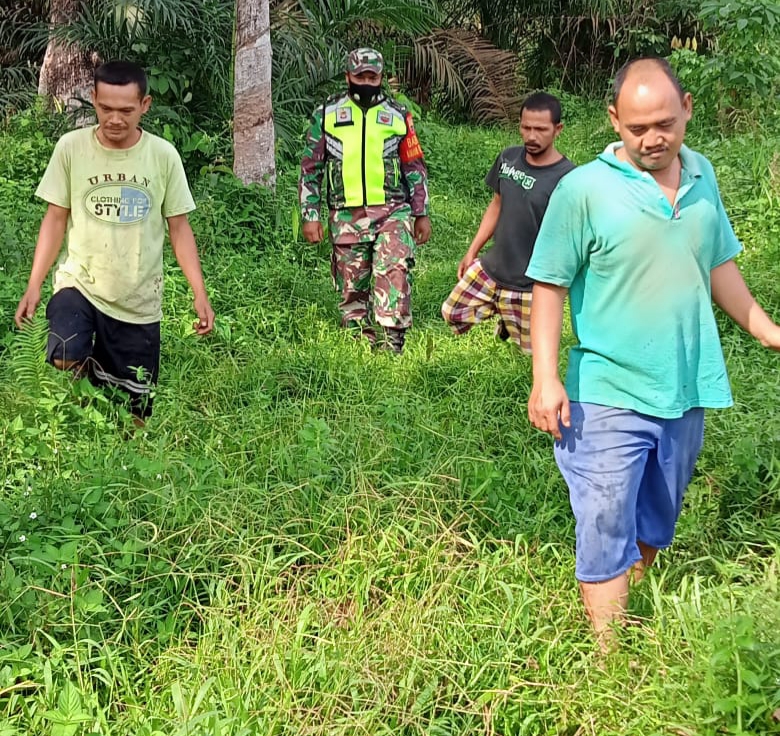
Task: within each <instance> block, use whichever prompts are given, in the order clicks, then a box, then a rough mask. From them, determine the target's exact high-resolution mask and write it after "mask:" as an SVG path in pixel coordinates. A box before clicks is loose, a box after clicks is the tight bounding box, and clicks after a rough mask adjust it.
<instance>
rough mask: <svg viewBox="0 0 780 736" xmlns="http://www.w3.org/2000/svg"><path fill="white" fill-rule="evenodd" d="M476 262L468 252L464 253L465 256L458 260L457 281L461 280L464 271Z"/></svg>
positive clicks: (464, 273) (475, 258)
mask: <svg viewBox="0 0 780 736" xmlns="http://www.w3.org/2000/svg"><path fill="white" fill-rule="evenodd" d="M476 260H477V257H476V256H473V255H471V251H470V250H469V251H466V255H465V256H463V258H461V259H460V263H459V264H458V280H460V279H462V278H463V277H464V276H465V275H466V271H468V270H469V267H470V266H471V264H472V263H474V261H476Z"/></svg>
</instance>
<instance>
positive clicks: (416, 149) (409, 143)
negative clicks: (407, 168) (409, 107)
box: [399, 112, 423, 164]
mask: <svg viewBox="0 0 780 736" xmlns="http://www.w3.org/2000/svg"><path fill="white" fill-rule="evenodd" d="M399 155H400V157H401V161H402V162H403V163H405V164H408V163H409V162H410V161H416V160H417V159H418V158H422V157H423V152H422V147H421V146H420V141H419V139H418V138H417V133H415V132H414V122H413V121H412V114H411V113H410V112H408V113H406V137H405V138H404V139H403V141H402V142H401V147H400V149H399Z"/></svg>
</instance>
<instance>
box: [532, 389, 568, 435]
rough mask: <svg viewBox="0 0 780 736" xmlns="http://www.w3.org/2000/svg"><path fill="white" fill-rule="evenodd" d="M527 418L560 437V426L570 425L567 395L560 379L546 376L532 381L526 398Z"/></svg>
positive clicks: (539, 427)
mask: <svg viewBox="0 0 780 736" xmlns="http://www.w3.org/2000/svg"><path fill="white" fill-rule="evenodd" d="M528 419H529V420H530V421H531V424H533V426H534V427H536V428H537V429H541V430H542V432H547V433H548V434H551V435H552V436H553V437H555V439H556V440H559V439H561V437H562V435H561V427H560V425H561V424H562V425H563V426H564V427H570V426H571V409H570V407H569V397H568V395H567V394H566V389H565V388H564V387H563V384H562V383H561V381H560V379H559V378H558V377H557V376H556V377H555V378H548V379H546V380H544V381H534V385H533V388H532V389H531V396H530V397H529V398H528Z"/></svg>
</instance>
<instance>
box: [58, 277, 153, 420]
mask: <svg viewBox="0 0 780 736" xmlns="http://www.w3.org/2000/svg"><path fill="white" fill-rule="evenodd" d="M46 319H48V320H49V342H48V345H47V348H46V359H47V360H48V362H49V363H53V362H54V361H55V360H61V361H65V362H71V361H73V362H74V363H76V364H79V365H82V366H83V368H84V370H86V372H87V375H88V376H89V379H90V381H92V383H94V384H95V385H96V386H115V387H117V388H120V389H122V390H123V391H125V392H126V393H127V394H129V396H130V405H131V409H132V412H133V414H135V415H136V416H139V417H146V416H149V415H150V414H151V413H152V386H153V385H154V384H155V383H157V375H158V373H159V370H160V323H159V322H151V323H149V324H143V325H137V324H132V323H130V322H122V321H120V320H118V319H114V318H113V317H109V316H107V315H105V314H103V313H102V312H101V311H100V310H99V309H97V308H96V307H95V306H94V305H93V304H92V303H91V302H90V301H89V300H88V299H86V297H84V296H83V295H82V293H81V292H80V291H79V290H78V289H75V288H73V287H70V288H67V289H62V290H61V291H58V292H57V293H56V294H55V295H54V296H53V297H52V298H51V299H50V300H49V303H48V304H47V305H46Z"/></svg>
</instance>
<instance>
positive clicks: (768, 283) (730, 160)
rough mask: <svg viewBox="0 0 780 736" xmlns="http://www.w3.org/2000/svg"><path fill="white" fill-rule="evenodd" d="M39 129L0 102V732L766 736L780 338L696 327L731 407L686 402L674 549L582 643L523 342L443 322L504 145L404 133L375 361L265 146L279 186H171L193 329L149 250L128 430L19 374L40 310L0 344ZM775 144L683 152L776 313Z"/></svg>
mask: <svg viewBox="0 0 780 736" xmlns="http://www.w3.org/2000/svg"><path fill="white" fill-rule="evenodd" d="M566 103H567V104H566V122H567V128H566V130H565V131H564V135H563V136H562V139H561V148H562V150H563V151H564V152H565V153H566V154H567V155H569V156H570V158H572V159H573V160H574V161H575V162H577V163H584V162H586V161H588V160H589V159H590V158H592V157H593V155H594V154H595V153H597V152H598V151H599V150H600V149H601V148H602V147H603V146H604V145H605V143H607V142H609V141H610V140H612V132H611V130H610V129H609V127H608V124H607V118H606V115H605V113H604V111H603V110H602V109H601V107H600V106H595V107H594V106H593V105H586V104H584V103H582V102H579V101H577V100H576V99H573V98H571V99H570V98H566ZM64 128H65V123H63V122H62V121H59V122H58V121H56V120H54V121H52V120H51V119H50V118H47V117H44V116H41V115H39V114H38V113H35V112H28V113H24V114H21V115H19V116H17V117H16V118H15V119H14V120H12V121H11V123H10V125H9V126H8V127H7V129H6V130H5V132H3V133H2V134H0V312H1V314H2V320H1V321H0V416H2V417H3V420H2V422H0V444H2V447H3V452H2V454H0V479H1V480H0V483H1V484H2V485H0V549H1V550H2V558H0V736H12V735H20V736H21V735H25V736H27V735H34V736H43V735H44V734H46V735H48V734H51V736H74V734H76V735H77V734H86V733H101V734H122V736H125V735H126V734H137V735H138V736H152V735H155V736H160V735H164V736H174V735H176V736H179V735H181V736H183V735H184V734H188V735H189V736H200V735H203V736H206V735H208V736H212V735H227V734H230V735H231V736H239V735H240V734H241V735H248V734H262V735H270V734H290V735H292V734H295V735H296V736H297V735H299V734H323V735H324V734H327V735H328V736H335V735H337V734H344V735H345V736H346V735H350V736H352V735H353V734H367V735H368V734H370V735H371V736H378V735H379V734H393V735H399V736H400V735H404V736H406V735H409V736H411V735H415V736H417V735H419V736H422V735H423V734H425V735H428V736H444V735H445V734H448V735H449V734H452V735H453V736H454V735H463V734H485V735H486V736H493V735H495V736H499V735H500V736H510V735H517V736H519V735H521V734H528V735H531V734H534V735H540V736H541V735H542V734H558V735H560V736H563V735H564V734H565V735H567V736H574V735H575V734H578V735H584V734H591V735H593V736H596V735H597V736H605V735H607V734H615V735H618V734H619V735H620V736H639V735H640V734H641V735H642V736H648V735H650V734H677V735H679V736H692V735H694V734H696V735H699V734H713V735H714V734H720V733H731V734H738V733H744V734H770V733H780V723H778V716H777V715H775V716H774V717H773V713H775V711H776V709H778V708H780V636H779V635H778V631H780V596H779V594H778V567H779V565H780V524H779V523H778V522H779V521H780V494H779V491H778V488H780V480H779V479H778V470H779V469H780V417H778V414H777V411H776V403H777V398H778V371H777V368H778V360H780V357H778V356H776V355H772V354H769V353H768V352H766V351H764V350H763V349H762V348H761V347H760V346H758V345H757V344H755V343H754V342H753V341H752V340H751V339H750V338H749V337H748V336H746V335H745V334H743V333H741V332H740V331H739V330H738V329H737V328H735V327H734V326H733V325H731V324H730V323H728V322H727V321H726V320H721V327H722V335H723V344H724V350H725V353H726V357H727V361H728V365H729V369H730V374H731V380H732V385H733V388H734V393H735V397H736V405H735V407H734V408H733V409H730V410H727V411H719V412H711V413H709V415H708V419H707V436H706V442H705V448H704V452H703V454H702V457H701V461H700V463H699V466H698V470H697V472H696V475H695V478H694V481H693V483H692V485H691V487H690V491H689V494H688V497H687V501H686V507H685V512H684V514H683V517H682V520H681V522H680V525H679V533H678V536H677V539H676V542H675V544H674V546H673V548H672V549H671V550H670V551H669V552H667V553H665V554H664V555H663V557H662V559H661V562H660V564H659V566H658V567H657V569H655V570H653V571H652V572H651V574H650V575H649V577H648V578H647V580H646V581H644V582H643V583H642V585H640V586H639V587H638V588H637V589H636V590H635V594H634V597H633V599H632V604H631V612H632V615H633V616H634V617H635V619H636V625H635V626H632V627H631V628H630V629H629V630H628V631H626V633H625V635H624V637H623V646H622V648H621V650H620V651H619V652H618V653H617V654H616V655H614V656H613V657H612V658H610V659H609V660H607V661H606V662H599V661H598V659H597V658H596V656H595V654H594V646H593V642H592V640H591V637H590V635H589V631H588V627H587V625H586V623H585V621H584V620H583V615H582V612H581V608H580V604H579V600H578V594H577V589H576V585H575V581H574V579H573V574H572V572H573V565H574V560H573V522H572V519H571V514H570V511H569V507H568V501H567V496H566V489H565V486H564V484H563V483H562V481H561V479H560V477H559V475H558V472H557V470H556V468H555V465H554V462H553V458H552V452H551V446H550V441H549V439H548V438H547V437H545V436H542V435H541V434H539V433H537V432H536V431H534V430H532V429H531V428H530V426H529V425H528V421H527V418H526V409H525V402H526V398H527V395H528V391H529V388H530V364H529V361H528V359H527V358H524V357H521V356H520V355H519V354H517V353H516V352H515V351H514V350H513V349H511V348H510V347H509V346H507V345H505V344H503V343H498V342H496V341H495V339H494V338H493V337H492V330H491V327H490V326H487V325H485V326H482V327H480V328H478V329H475V330H474V331H473V332H472V333H471V334H469V335H467V336H465V337H463V338H459V339H455V338H454V337H452V336H451V335H450V334H449V332H448V330H447V329H446V328H445V326H444V324H443V323H442V321H441V318H440V316H439V308H440V304H441V302H442V301H443V300H444V298H445V297H446V295H447V293H448V291H449V289H450V288H451V286H452V284H453V281H454V278H455V269H456V264H457V262H458V259H459V258H460V257H461V255H462V253H463V251H464V250H465V248H466V247H467V245H468V243H469V240H470V238H471V236H472V235H473V233H474V231H475V229H476V227H477V225H478V223H479V219H480V217H481V213H482V210H483V208H484V206H485V205H486V204H487V202H488V200H489V196H490V195H489V192H488V191H487V190H486V188H485V186H484V184H483V177H484V174H485V172H486V171H487V169H488V168H489V166H490V164H491V163H492V161H493V159H494V157H495V155H496V154H497V153H498V151H499V150H500V149H501V148H502V147H503V146H505V145H508V144H510V143H514V142H516V140H517V136H516V134H514V133H511V132H502V131H497V130H486V129H473V128H466V127H451V126H448V125H445V124H442V123H439V122H436V121H435V120H433V119H426V120H423V121H422V122H421V123H420V125H419V126H418V128H419V133H420V136H421V139H422V141H423V145H424V147H425V149H426V152H427V159H428V162H429V166H430V171H431V202H432V211H433V224H434V237H433V239H432V241H431V243H430V244H428V245H426V246H424V247H423V248H421V249H420V252H419V258H418V267H417V270H416V280H415V286H414V308H415V320H416V322H415V327H414V330H413V332H412V333H411V336H410V339H409V342H408V348H407V351H406V352H405V354H404V355H403V356H402V357H401V358H400V359H395V358H393V357H392V356H389V355H385V354H379V355H372V354H371V353H370V352H369V350H368V347H367V346H366V345H362V344H358V343H355V342H353V341H352V340H350V339H349V338H348V337H347V336H345V335H344V334H343V333H342V332H341V331H339V330H338V329H337V327H336V324H337V313H336V304H337V296H336V294H335V293H334V292H333V291H332V289H331V286H330V283H329V266H328V257H327V248H326V247H324V246H323V247H320V248H315V247H311V246H308V245H305V244H303V243H301V242H299V240H298V239H297V237H296V233H297V224H296V219H295V216H294V201H295V178H296V173H297V172H296V170H295V167H294V166H293V165H284V164H283V165H282V170H281V171H280V182H279V186H278V191H277V194H276V195H275V196H274V195H272V194H270V193H268V192H266V191H264V190H262V189H260V188H257V187H249V188H243V187H241V186H239V185H237V184H236V183H235V182H234V181H233V180H232V179H231V177H230V176H228V175H226V174H223V173H219V172H217V171H215V170H205V171H192V172H191V183H192V185H193V188H194V190H195V192H196V195H197V200H198V205H199V209H198V211H197V213H196V214H195V215H194V217H193V226H194V229H195V232H196V235H197V238H198V242H199V246H200V249H201V252H202V257H203V262H204V269H205V273H206V278H207V282H208V286H209V288H210V292H211V297H212V302H213V305H214V308H215V310H216V312H217V329H216V333H215V334H214V335H212V336H211V337H209V338H208V339H205V340H198V339H196V338H195V337H193V336H192V335H191V334H190V333H191V321H192V313H191V309H190V296H189V294H188V291H187V287H186V282H185V280H184V278H183V277H182V275H181V273H180V272H179V271H178V270H177V269H176V267H175V262H174V261H173V259H170V258H169V259H168V263H167V277H166V297H165V308H164V309H165V319H164V322H163V356H162V372H161V376H160V386H159V389H158V391H157V398H156V407H155V414H154V417H153V418H152V420H151V421H150V422H149V424H148V426H147V427H146V429H144V430H141V431H138V432H134V431H133V430H132V429H131V428H130V424H129V421H128V417H127V416H126V415H124V414H122V413H121V412H119V411H118V410H117V409H116V408H114V407H113V405H112V404H111V403H110V402H109V401H108V399H107V398H106V397H105V396H104V395H103V394H102V393H100V392H96V391H95V390H93V389H92V388H91V387H89V386H88V385H85V384H84V383H76V384H73V383H71V382H70V381H69V379H68V378H67V377H66V376H64V375H61V374H58V373H56V372H54V371H52V370H50V369H49V368H47V367H46V366H45V365H44V364H43V355H42V345H43V341H44V339H45V320H44V319H43V316H42V311H43V310H42V309H41V314H40V315H39V317H38V319H37V322H36V324H35V327H34V328H33V329H30V330H28V331H26V332H24V333H19V332H17V331H16V330H12V329H11V324H12V315H13V312H14V310H15V307H16V303H17V300H18V298H19V296H20V295H21V293H22V291H23V287H24V283H25V281H26V278H27V274H28V272H29V264H30V259H31V255H32V250H33V246H34V241H35V236H36V232H37V227H38V224H39V221H40V218H41V216H42V214H43V206H42V205H41V204H40V203H39V202H37V201H36V200H35V199H34V197H33V191H34V188H35V185H36V183H37V180H38V178H39V176H40V174H41V173H42V170H43V168H44V167H45V164H46V161H47V158H48V155H49V152H50V151H51V147H52V145H53V140H54V138H55V137H56V135H57V134H58V133H59V132H61V131H62V130H64ZM777 140H778V139H777V137H776V136H773V135H771V134H770V133H768V132H767V131H763V132H762V133H761V134H758V133H756V134H746V135H742V136H734V137H731V138H723V137H720V136H717V135H715V134H713V133H711V132H708V131H704V130H697V131H694V135H693V138H692V143H693V144H694V145H695V146H696V147H697V148H698V149H699V150H701V151H703V152H704V153H705V154H707V155H708V156H710V157H711V159H712V160H713V163H714V164H715V166H716V169H717V171H718V174H719V178H720V183H721V187H722V194H723V197H724V201H725V203H726V207H727V210H728V211H729V213H730V214H731V216H732V219H733V222H734V225H735V228H736V230H737V233H738V235H739V236H740V237H741V238H742V240H743V242H744V244H745V253H744V254H743V255H742V256H740V259H739V262H740V266H741V267H742V268H743V270H744V272H745V275H746V277H747V280H748V281H749V283H750V284H751V285H752V286H753V287H754V289H755V291H756V293H757V295H758V296H759V298H760V300H761V301H762V303H763V304H764V305H765V307H766V308H767V309H768V311H769V312H770V313H771V314H773V315H774V317H775V318H780V300H779V299H778V290H777V280H778V266H777V262H778V256H779V255H780V243H779V242H778V236H779V235H780V213H778V209H777V196H778V191H779V190H778V183H777V178H776V177H777V174H778V171H779V170H778V159H777V157H776V155H775V150H776V148H777ZM565 339H566V341H567V342H570V340H571V337H570V336H569V335H567V337H566V338H565Z"/></svg>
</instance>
